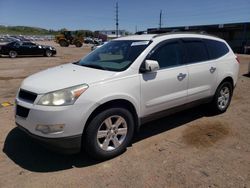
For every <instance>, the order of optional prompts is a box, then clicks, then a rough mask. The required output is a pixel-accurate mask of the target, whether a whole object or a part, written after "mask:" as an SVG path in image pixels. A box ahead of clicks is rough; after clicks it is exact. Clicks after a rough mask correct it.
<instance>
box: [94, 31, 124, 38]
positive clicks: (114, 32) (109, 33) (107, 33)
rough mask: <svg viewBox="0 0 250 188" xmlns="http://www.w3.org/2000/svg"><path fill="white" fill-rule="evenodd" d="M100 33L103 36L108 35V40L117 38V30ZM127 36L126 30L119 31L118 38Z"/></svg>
mask: <svg viewBox="0 0 250 188" xmlns="http://www.w3.org/2000/svg"><path fill="white" fill-rule="evenodd" d="M98 32H99V33H101V34H103V35H107V36H108V39H114V38H117V35H116V30H100V31H98ZM125 34H126V31H125V30H119V31H118V37H122V36H125Z"/></svg>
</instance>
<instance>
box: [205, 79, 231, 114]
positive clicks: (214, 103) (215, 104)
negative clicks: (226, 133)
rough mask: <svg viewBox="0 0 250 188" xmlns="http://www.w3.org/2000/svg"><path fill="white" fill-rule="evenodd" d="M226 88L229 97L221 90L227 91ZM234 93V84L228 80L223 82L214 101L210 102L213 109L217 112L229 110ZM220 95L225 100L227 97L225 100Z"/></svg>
mask: <svg viewBox="0 0 250 188" xmlns="http://www.w3.org/2000/svg"><path fill="white" fill-rule="evenodd" d="M225 89H226V90H228V94H229V96H228V99H227V97H225V96H222V94H221V92H222V91H223V90H224V91H225ZM232 95H233V85H232V84H231V83H230V82H228V81H225V82H223V83H221V84H220V85H219V87H218V88H217V90H216V92H215V95H214V98H213V101H212V103H211V104H210V109H211V111H212V112H213V113H215V114H221V113H224V112H225V111H226V110H227V108H228V106H229V105H230V102H231V99H232ZM220 97H221V98H222V99H223V100H224V99H225V100H224V102H223V101H222V100H221V99H220ZM225 101H227V102H225ZM223 103H224V105H223ZM222 106H223V107H222Z"/></svg>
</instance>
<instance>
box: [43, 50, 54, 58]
mask: <svg viewBox="0 0 250 188" xmlns="http://www.w3.org/2000/svg"><path fill="white" fill-rule="evenodd" d="M44 55H45V56H46V57H51V56H53V52H52V51H51V50H49V49H47V50H46V51H45V54H44Z"/></svg>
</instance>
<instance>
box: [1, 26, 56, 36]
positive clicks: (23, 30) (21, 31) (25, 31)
mask: <svg viewBox="0 0 250 188" xmlns="http://www.w3.org/2000/svg"><path fill="white" fill-rule="evenodd" d="M0 34H9V35H55V34H58V31H54V30H47V29H43V28H39V27H28V26H3V25H0Z"/></svg>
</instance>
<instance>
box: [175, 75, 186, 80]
mask: <svg viewBox="0 0 250 188" xmlns="http://www.w3.org/2000/svg"><path fill="white" fill-rule="evenodd" d="M186 76H187V74H183V73H180V74H179V75H178V76H177V79H178V80H179V81H182V80H183V79H184V78H185V77H186Z"/></svg>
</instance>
